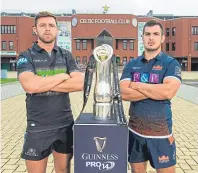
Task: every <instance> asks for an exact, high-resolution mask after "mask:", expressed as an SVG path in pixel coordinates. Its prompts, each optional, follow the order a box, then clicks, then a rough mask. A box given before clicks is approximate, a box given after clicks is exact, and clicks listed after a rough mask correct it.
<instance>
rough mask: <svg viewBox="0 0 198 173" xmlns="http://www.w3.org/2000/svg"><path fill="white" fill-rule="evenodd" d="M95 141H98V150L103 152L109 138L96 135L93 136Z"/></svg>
mask: <svg viewBox="0 0 198 173" xmlns="http://www.w3.org/2000/svg"><path fill="white" fill-rule="evenodd" d="M93 139H94V141H95V143H96V149H97V151H98V152H100V153H102V151H103V150H104V148H105V146H106V141H107V138H106V137H104V138H100V137H94V138H93Z"/></svg>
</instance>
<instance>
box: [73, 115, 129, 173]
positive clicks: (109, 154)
mask: <svg viewBox="0 0 198 173" xmlns="http://www.w3.org/2000/svg"><path fill="white" fill-rule="evenodd" d="M127 148H128V128H127V126H120V125H117V123H116V120H107V121H106V120H105V121H99V120H95V119H94V118H93V114H91V113H83V114H81V115H80V116H79V117H78V119H77V120H76V121H75V123H74V173H99V172H108V173H127Z"/></svg>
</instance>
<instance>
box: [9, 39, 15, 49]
mask: <svg viewBox="0 0 198 173" xmlns="http://www.w3.org/2000/svg"><path fill="white" fill-rule="evenodd" d="M9 49H10V50H13V49H14V42H13V41H9Z"/></svg>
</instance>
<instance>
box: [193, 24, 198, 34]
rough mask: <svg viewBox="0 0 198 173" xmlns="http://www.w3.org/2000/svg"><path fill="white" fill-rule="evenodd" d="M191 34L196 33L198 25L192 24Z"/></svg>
mask: <svg viewBox="0 0 198 173" xmlns="http://www.w3.org/2000/svg"><path fill="white" fill-rule="evenodd" d="M192 35H198V26H192Z"/></svg>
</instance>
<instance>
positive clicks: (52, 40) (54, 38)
mask: <svg viewBox="0 0 198 173" xmlns="http://www.w3.org/2000/svg"><path fill="white" fill-rule="evenodd" d="M38 38H39V40H40V41H42V42H43V43H45V44H50V43H53V42H54V41H55V40H56V37H52V38H51V39H50V40H49V39H46V38H45V37H43V36H41V35H38Z"/></svg>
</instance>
